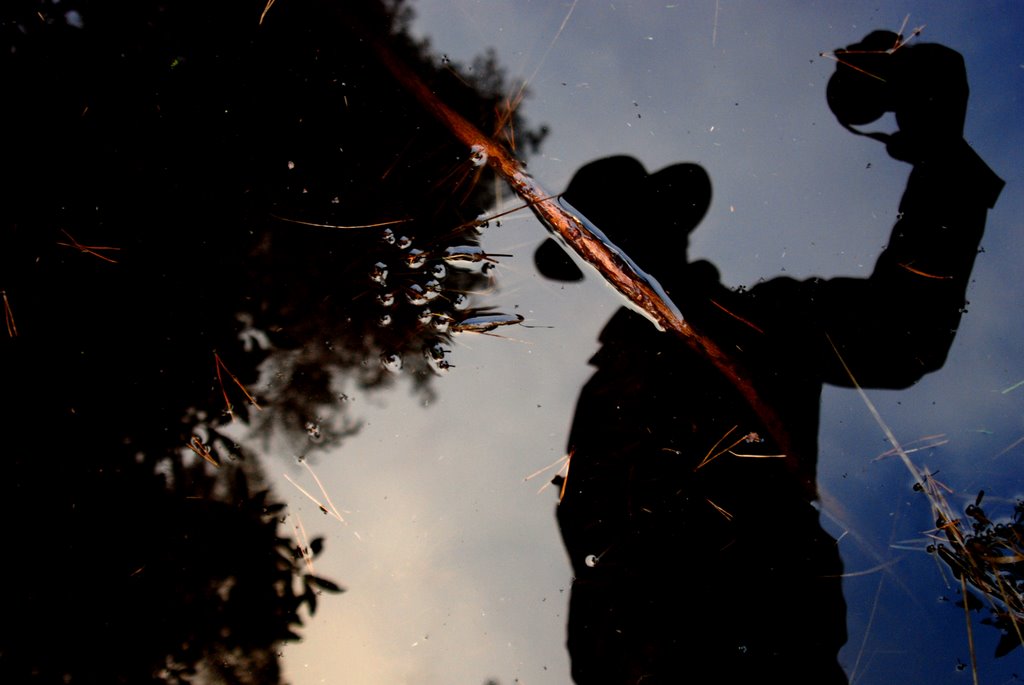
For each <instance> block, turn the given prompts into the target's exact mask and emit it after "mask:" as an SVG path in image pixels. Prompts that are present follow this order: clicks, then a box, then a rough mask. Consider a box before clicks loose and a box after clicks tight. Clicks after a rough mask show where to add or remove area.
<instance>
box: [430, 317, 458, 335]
mask: <svg viewBox="0 0 1024 685" xmlns="http://www.w3.org/2000/svg"><path fill="white" fill-rule="evenodd" d="M453 321H454V319H452V317H450V316H448V315H447V314H438V315H436V316H434V317H433V324H434V330H435V331H437V332H438V333H447V332H448V329H449V328H451V325H452V323H453Z"/></svg>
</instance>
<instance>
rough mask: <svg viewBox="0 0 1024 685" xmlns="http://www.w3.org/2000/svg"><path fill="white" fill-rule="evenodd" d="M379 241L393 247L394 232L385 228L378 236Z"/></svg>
mask: <svg viewBox="0 0 1024 685" xmlns="http://www.w3.org/2000/svg"><path fill="white" fill-rule="evenodd" d="M380 239H381V241H383V242H385V243H387V244H388V245H394V244H395V232H394V231H392V230H391V229H390V228H385V229H384V231H383V232H382V233H381V234H380Z"/></svg>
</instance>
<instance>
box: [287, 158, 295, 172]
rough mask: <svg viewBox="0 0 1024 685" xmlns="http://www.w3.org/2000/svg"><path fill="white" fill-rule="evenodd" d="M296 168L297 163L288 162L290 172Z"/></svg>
mask: <svg viewBox="0 0 1024 685" xmlns="http://www.w3.org/2000/svg"><path fill="white" fill-rule="evenodd" d="M294 168H295V162H293V161H291V160H290V159H289V160H288V169H289V170H290V169H294Z"/></svg>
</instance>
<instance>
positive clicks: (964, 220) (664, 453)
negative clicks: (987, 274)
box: [537, 32, 1002, 683]
mask: <svg viewBox="0 0 1024 685" xmlns="http://www.w3.org/2000/svg"><path fill="white" fill-rule="evenodd" d="M896 39H897V37H896V36H895V34H890V33H883V32H876V33H874V34H871V35H870V36H868V37H867V38H866V39H865V40H864V42H862V43H861V44H859V45H857V46H851V49H853V50H855V51H860V50H865V51H867V52H865V53H860V52H854V53H852V54H850V55H849V56H846V55H844V54H843V51H840V53H839V56H840V59H841V60H844V62H846V63H847V64H849V63H851V62H853V63H856V67H857V68H850V67H848V66H847V64H843V63H841V64H840V66H839V67H838V69H837V73H836V75H835V76H834V77H833V80H832V82H831V83H830V86H829V102H830V105H831V106H832V108H833V111H834V112H836V115H837V117H838V118H839V119H840V121H841V123H843V125H845V126H847V127H848V128H851V130H854V131H855V132H858V133H859V131H856V129H853V128H852V126H854V125H857V124H863V123H867V122H869V121H871V120H873V119H875V118H877V117H878V116H880V115H881V114H882V112H883V111H887V110H889V111H895V113H896V116H897V121H898V124H899V127H900V130H899V132H898V133H896V134H893V135H891V136H884V135H881V134H876V135H874V137H877V138H879V139H882V140H884V142H885V143H886V144H887V147H888V150H889V153H890V154H891V155H892V156H894V157H896V158H897V159H901V160H904V161H907V162H910V163H911V164H913V171H912V172H911V175H910V180H909V182H908V185H907V189H906V192H905V194H904V196H903V199H902V202H901V203H900V218H899V220H898V222H897V223H896V226H895V228H894V230H893V233H892V236H891V238H890V241H889V244H888V246H887V248H886V249H885V251H884V252H883V253H882V254H881V256H880V257H879V259H878V262H877V264H876V266H875V269H874V271H873V273H872V275H871V277H870V278H867V279H853V278H834V279H830V280H822V279H817V278H812V279H809V280H804V281H797V280H794V279H791V278H776V279H774V280H770V281H767V282H764V283H762V284H759V285H757V286H755V287H753V288H750V289H749V290H743V289H740V290H731V289H728V288H726V287H724V286H723V285H722V284H721V283H720V281H719V275H718V272H717V271H716V269H715V268H714V267H713V266H712V265H711V264H709V263H707V262H703V261H698V262H693V263H690V262H687V260H686V244H687V235H688V233H689V232H690V231H691V230H692V229H693V228H694V227H695V226H696V225H697V224H698V223H699V221H700V220H701V218H702V217H703V215H704V213H705V211H706V209H707V207H708V205H709V203H710V198H711V185H710V182H709V180H708V177H707V175H706V174H705V172H704V171H703V169H701V168H700V167H699V166H696V165H692V164H679V165H674V166H671V167H668V168H666V169H663V170H662V171H659V172H658V173H655V174H652V175H648V174H647V172H646V171H645V170H644V168H643V167H642V166H641V164H640V163H639V162H637V161H636V160H634V159H631V158H628V157H612V158H608V159H603V160H599V161H597V162H593V163H591V164H588V165H587V166H585V167H583V168H582V169H580V171H579V172H578V173H577V174H576V176H575V177H574V178H573V180H572V183H571V184H570V185H569V188H568V190H567V191H566V193H565V195H564V198H565V200H566V201H567V202H568V203H570V204H571V205H572V206H573V207H575V208H576V209H578V210H579V211H580V212H582V213H583V214H584V215H586V217H587V218H588V219H590V220H591V221H592V222H593V223H594V224H595V225H596V226H598V227H599V228H601V229H602V230H603V231H604V232H605V233H606V234H607V235H608V237H609V238H610V239H611V240H612V241H613V242H615V243H616V244H617V245H618V246H619V247H620V248H622V249H623V251H624V252H625V253H626V254H628V255H630V256H631V257H632V258H633V259H634V260H635V261H636V262H637V263H638V264H639V265H640V266H641V267H642V268H644V269H646V270H647V271H649V272H650V273H651V274H653V275H654V276H655V277H656V278H657V279H658V280H659V281H660V283H661V284H662V285H663V286H664V287H665V289H666V291H667V292H668V293H669V295H670V296H671V297H672V299H673V301H674V302H675V304H676V305H677V306H678V307H679V309H680V311H681V312H682V314H683V317H684V318H685V319H686V320H687V321H688V322H689V323H690V324H691V325H692V326H694V328H696V329H697V330H698V331H700V332H702V333H703V334H704V335H707V336H709V337H711V338H712V339H714V340H715V341H716V342H717V343H718V345H719V346H721V347H723V348H725V349H726V351H727V352H728V353H729V354H731V355H732V356H733V357H734V359H735V360H736V361H737V362H738V364H739V365H740V366H741V367H742V368H743V369H745V370H746V372H747V374H748V380H749V382H751V383H752V385H753V387H754V388H755V389H756V391H757V393H758V394H759V395H760V398H761V399H762V400H763V401H764V402H765V403H767V404H768V405H769V406H771V407H772V408H773V409H774V411H775V412H776V413H777V415H778V416H779V418H780V419H781V421H782V424H783V427H784V430H785V432H786V434H787V438H788V443H789V449H788V454H785V455H783V454H782V452H783V449H782V447H781V446H780V445H779V444H777V441H776V440H775V439H774V438H773V437H772V435H770V434H769V432H768V430H767V429H766V427H765V426H764V425H762V423H761V421H760V419H759V418H758V414H757V413H756V412H755V411H754V410H753V409H752V408H751V407H750V405H749V404H748V403H747V401H745V400H744V398H743V396H742V395H741V394H740V392H739V391H738V390H737V388H736V387H735V386H734V385H733V384H731V383H730V382H728V381H727V380H726V379H725V378H724V376H723V375H722V374H721V373H720V372H719V371H718V370H717V369H716V368H715V367H714V366H713V365H712V364H711V363H710V362H709V361H708V360H707V359H706V358H704V357H703V356H701V355H700V354H698V353H697V352H695V351H694V350H693V349H692V348H690V347H689V346H687V345H685V344H684V343H682V342H680V341H679V340H678V339H677V338H674V337H672V336H670V335H666V334H663V333H659V332H658V331H656V330H655V329H654V327H653V326H652V325H651V324H650V323H649V322H648V321H647V320H645V319H644V318H642V317H640V316H638V315H636V314H634V313H632V312H630V311H628V310H626V309H622V310H620V311H619V312H618V313H616V314H615V316H614V317H613V318H612V319H611V321H610V322H609V323H608V324H607V326H606V327H605V329H604V331H603V332H602V333H601V338H600V340H601V343H602V347H601V349H600V350H599V351H598V353H597V354H596V355H595V356H594V358H593V359H592V360H591V363H592V364H593V366H595V367H596V372H595V373H594V375H593V377H592V378H591V379H590V380H589V382H588V383H587V384H586V386H585V387H584V389H583V391H582V394H581V396H580V398H579V403H578V405H577V410H576V417H575V421H574V424H573V426H572V430H571V434H570V438H569V452H570V465H569V470H568V475H567V478H566V482H565V487H564V490H563V497H562V499H561V501H560V504H559V506H558V521H559V524H560V527H561V530H562V535H563V539H564V542H565V545H566V548H567V550H568V553H569V555H570V557H571V561H572V564H573V569H574V572H575V580H574V583H573V591H572V599H571V606H570V619H569V638H568V645H569V649H570V653H571V656H572V662H573V677H574V679H575V680H576V682H577V683H662V682H666V683H676V682H682V681H684V680H686V679H687V677H688V676H693V675H694V674H698V673H699V674H711V676H712V677H711V678H710V679H709V680H708V681H709V682H718V683H729V682H752V681H754V680H757V681H771V680H773V679H774V678H776V677H778V678H782V679H784V681H785V682H814V683H843V682H846V677H845V675H844V673H843V671H842V669H841V668H840V666H839V664H838V661H837V653H838V650H839V648H840V647H841V646H842V644H843V643H844V642H845V640H846V627H845V604H844V601H843V596H842V590H841V586H840V576H841V574H842V564H841V562H840V559H839V553H838V550H837V549H836V545H835V541H834V540H833V539H832V538H831V537H830V536H829V535H828V534H827V533H825V531H824V530H823V529H822V528H821V526H820V525H819V521H818V513H817V510H816V509H815V508H814V507H813V506H812V505H811V502H812V501H813V499H814V498H815V468H816V462H817V433H818V421H819V404H820V396H821V388H822V384H824V383H831V384H834V385H842V386H848V385H850V383H851V382H850V378H849V376H848V374H847V372H846V371H845V370H844V368H843V366H842V363H841V361H840V359H842V360H843V361H845V362H846V363H847V364H848V365H849V367H850V369H851V372H852V374H853V375H854V377H855V378H856V379H857V381H858V382H859V383H860V384H861V385H863V386H872V387H883V388H904V387H907V386H909V385H911V384H912V383H914V382H915V381H917V380H918V379H919V378H920V377H921V376H922V375H923V374H925V373H927V372H929V371H934V370H936V369H938V368H940V367H941V366H942V364H943V363H944V361H945V358H946V354H947V352H948V350H949V347H950V344H951V343H952V341H953V337H954V334H955V331H956V328H957V325H958V322H959V319H960V315H961V311H962V308H963V305H964V294H965V290H966V287H967V282H968V278H969V275H970V272H971V268H972V266H973V263H974V258H975V255H976V253H977V250H978V244H979V241H980V240H981V235H982V232H983V229H984V224H985V217H986V212H987V210H988V208H990V207H992V206H993V204H994V203H995V200H996V198H997V196H998V194H999V191H1000V189H1001V187H1002V181H1001V180H1000V179H999V178H998V177H996V176H995V174H994V173H993V172H992V171H991V170H990V169H989V168H988V167H987V166H986V165H985V163H984V162H983V161H982V160H981V159H980V158H979V157H978V156H977V155H976V154H975V153H974V152H973V151H972V150H971V148H970V147H969V146H968V145H967V143H966V142H964V140H963V118H964V112H965V111H966V102H967V85H966V76H965V72H964V68H963V62H962V59H961V58H960V55H959V54H957V53H955V52H953V51H952V50H949V49H948V48H944V47H942V46H938V45H916V46H914V47H906V46H904V47H902V48H900V49H897V50H895V51H893V50H888V51H885V50H884V47H892V46H893V45H897V44H898V43H896V42H895V41H896ZM882 46H884V47H882ZM876 50H877V52H875V51H876ZM862 55H863V56H862ZM858 69H862V70H864V71H868V70H871V71H877V72H882V73H881V74H880V76H881V77H882V78H880V79H874V77H873V76H872V77H867V76H863V75H862V72H861V71H858ZM876 75H878V74H876ZM874 80H878V82H879V83H882V84H884V85H883V86H878V85H877V84H876V83H873V82H871V81H874ZM623 197H629V198H632V200H631V201H630V202H629V203H628V204H627V203H622V202H621V198H623ZM556 253H557V248H555V247H554V246H553V244H546V245H544V246H542V247H541V249H540V250H538V254H537V263H538V266H539V267H540V269H541V271H542V272H543V273H545V275H548V276H550V277H552V278H558V279H561V280H574V279H575V278H577V277H579V276H580V274H579V273H578V271H576V270H575V267H573V266H572V265H571V264H569V263H567V262H565V261H564V260H559V258H558V257H559V256H560V253H557V254H556Z"/></svg>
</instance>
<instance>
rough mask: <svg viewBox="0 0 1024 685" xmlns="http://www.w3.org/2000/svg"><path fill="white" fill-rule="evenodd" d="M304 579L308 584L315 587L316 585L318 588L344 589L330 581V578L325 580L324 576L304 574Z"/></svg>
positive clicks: (340, 590)
mask: <svg viewBox="0 0 1024 685" xmlns="http://www.w3.org/2000/svg"><path fill="white" fill-rule="evenodd" d="M305 581H306V583H308V584H309V585H315V586H316V587H318V588H320V589H322V590H326V591H327V592H344V591H345V590H344V589H343V588H342V587H341V586H340V585H338V584H337V583H334V582H332V581H330V580H327V579H326V578H321V577H319V576H313V575H306V576H305Z"/></svg>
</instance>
